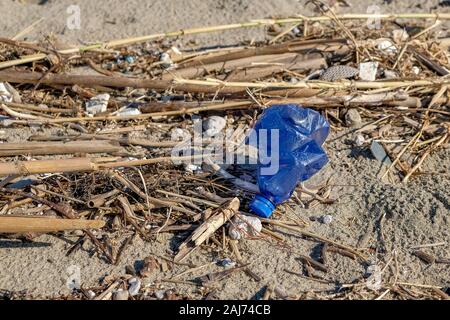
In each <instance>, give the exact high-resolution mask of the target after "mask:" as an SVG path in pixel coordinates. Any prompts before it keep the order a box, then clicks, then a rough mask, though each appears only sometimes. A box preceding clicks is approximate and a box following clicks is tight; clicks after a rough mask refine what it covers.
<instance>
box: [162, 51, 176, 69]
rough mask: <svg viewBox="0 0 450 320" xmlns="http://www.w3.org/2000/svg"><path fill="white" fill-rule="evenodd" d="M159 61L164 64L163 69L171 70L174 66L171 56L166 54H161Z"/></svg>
mask: <svg viewBox="0 0 450 320" xmlns="http://www.w3.org/2000/svg"><path fill="white" fill-rule="evenodd" d="M159 61H161V62H162V64H161V66H162V67H163V68H166V69H167V68H170V67H171V66H172V65H173V61H172V59H171V58H170V55H169V54H168V53H166V52H163V53H161V55H160V56H159Z"/></svg>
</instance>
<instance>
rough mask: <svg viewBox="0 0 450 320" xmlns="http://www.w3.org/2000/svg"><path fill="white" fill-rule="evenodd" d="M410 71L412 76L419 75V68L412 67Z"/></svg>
mask: <svg viewBox="0 0 450 320" xmlns="http://www.w3.org/2000/svg"><path fill="white" fill-rule="evenodd" d="M411 71H412V72H413V73H414V74H419V73H420V68H419V67H418V66H413V67H412V68H411Z"/></svg>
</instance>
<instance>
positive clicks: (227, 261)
mask: <svg viewBox="0 0 450 320" xmlns="http://www.w3.org/2000/svg"><path fill="white" fill-rule="evenodd" d="M217 264H218V265H219V266H221V267H225V268H232V267H234V266H235V265H236V262H234V261H233V260H231V259H230V258H225V259H223V260H219V261H217Z"/></svg>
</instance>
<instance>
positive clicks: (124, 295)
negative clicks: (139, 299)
mask: <svg viewBox="0 0 450 320" xmlns="http://www.w3.org/2000/svg"><path fill="white" fill-rule="evenodd" d="M129 297H130V295H129V293H128V291H126V290H123V289H118V290H117V291H116V292H114V293H113V300H120V301H125V300H128V298H129Z"/></svg>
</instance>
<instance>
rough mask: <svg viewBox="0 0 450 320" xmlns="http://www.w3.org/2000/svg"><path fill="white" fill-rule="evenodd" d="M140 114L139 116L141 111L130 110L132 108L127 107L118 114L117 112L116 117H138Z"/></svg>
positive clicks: (136, 109)
mask: <svg viewBox="0 0 450 320" xmlns="http://www.w3.org/2000/svg"><path fill="white" fill-rule="evenodd" d="M140 114H141V111H140V110H139V109H138V108H132V107H127V108H124V109H123V110H120V111H119V112H117V115H118V116H119V117H126V116H138V115H140Z"/></svg>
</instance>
